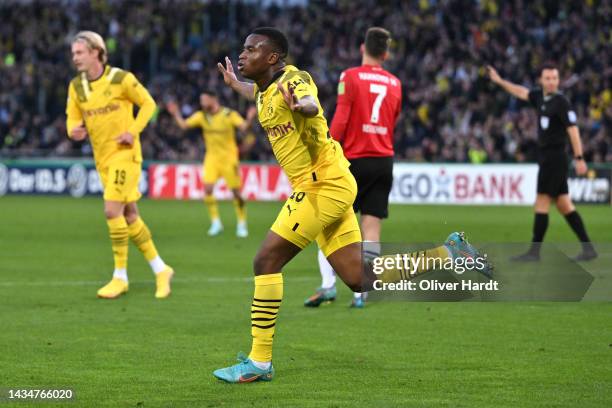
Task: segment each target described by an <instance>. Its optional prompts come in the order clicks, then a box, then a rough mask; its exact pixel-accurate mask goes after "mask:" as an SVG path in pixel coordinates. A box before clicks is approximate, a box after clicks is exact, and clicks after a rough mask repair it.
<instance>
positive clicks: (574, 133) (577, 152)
mask: <svg viewBox="0 0 612 408" xmlns="http://www.w3.org/2000/svg"><path fill="white" fill-rule="evenodd" d="M567 134H568V135H569V139H570V143H571V144H572V151H573V152H574V163H575V166H576V174H577V175H579V176H584V175H585V174H586V172H587V165H586V162H585V161H584V157H582V141H581V140H580V131H579V130H578V126H570V127H568V128H567Z"/></svg>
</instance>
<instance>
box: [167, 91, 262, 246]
mask: <svg viewBox="0 0 612 408" xmlns="http://www.w3.org/2000/svg"><path fill="white" fill-rule="evenodd" d="M200 107H201V108H202V109H201V110H199V111H197V112H195V113H194V114H193V115H191V116H189V117H188V118H187V119H183V116H182V115H181V112H180V109H179V107H178V105H177V104H176V102H171V103H168V105H167V106H166V109H168V112H170V114H171V115H172V117H173V118H174V120H175V122H176V124H177V125H178V126H179V127H180V128H181V129H183V130H185V129H189V128H196V127H199V128H201V129H202V137H203V138H204V142H205V143H206V155H205V156H204V164H203V166H202V171H203V177H202V180H203V181H204V202H205V203H206V206H207V207H208V214H209V215H210V228H209V230H208V235H210V236H215V235H218V234H220V233H221V232H222V231H223V224H222V223H221V218H220V217H219V207H218V206H217V200H216V199H215V196H214V195H213V189H214V187H215V184H216V183H217V181H219V179H220V178H221V177H223V178H224V179H225V182H226V183H227V186H228V187H229V188H230V190H232V194H233V195H234V208H235V210H236V219H237V221H238V222H237V224H236V235H237V236H238V237H241V238H245V237H247V236H248V235H249V230H248V229H247V221H246V208H245V202H244V199H243V198H242V196H241V195H240V187H241V184H242V182H241V180H240V170H239V165H240V162H239V155H238V145H237V144H236V129H238V130H240V131H241V132H246V131H247V130H249V128H250V127H251V125H252V124H253V119H255V116H256V115H257V109H255V107H252V108H250V109H249V110H248V112H247V119H246V120H244V118H243V117H242V116H240V114H239V113H238V112H236V111H235V110H232V109H230V108H227V107H225V106H222V105H221V104H220V103H219V98H218V97H217V94H215V93H214V92H212V91H203V92H201V94H200Z"/></svg>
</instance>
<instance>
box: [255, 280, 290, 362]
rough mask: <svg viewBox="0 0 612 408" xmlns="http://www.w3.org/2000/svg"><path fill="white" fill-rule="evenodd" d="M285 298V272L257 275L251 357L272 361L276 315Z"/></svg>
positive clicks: (257, 359)
mask: <svg viewBox="0 0 612 408" xmlns="http://www.w3.org/2000/svg"><path fill="white" fill-rule="evenodd" d="M282 300H283V274H282V273H273V274H269V275H259V276H255V294H254V296H253V304H252V305H251V334H252V335H253V346H252V348H251V353H250V354H249V358H250V359H251V360H254V361H258V362H267V361H272V340H273V337H274V326H275V324H276V316H277V315H278V310H279V308H280V304H281V301H282Z"/></svg>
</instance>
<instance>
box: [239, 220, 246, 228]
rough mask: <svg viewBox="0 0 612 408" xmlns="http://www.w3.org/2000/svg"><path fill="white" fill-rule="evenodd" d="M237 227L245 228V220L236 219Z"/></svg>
mask: <svg viewBox="0 0 612 408" xmlns="http://www.w3.org/2000/svg"><path fill="white" fill-rule="evenodd" d="M238 227H239V228H246V227H247V223H246V221H238Z"/></svg>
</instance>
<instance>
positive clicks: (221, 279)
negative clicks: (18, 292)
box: [0, 276, 320, 287]
mask: <svg viewBox="0 0 612 408" xmlns="http://www.w3.org/2000/svg"><path fill="white" fill-rule="evenodd" d="M319 279H320V278H318V277H315V276H312V277H309V276H298V277H295V278H285V280H287V281H289V282H310V281H315V280H319ZM106 282H107V281H38V282H27V281H21V282H19V281H16V282H2V281H0V287H14V286H94V285H95V286H97V285H103V284H104V283H106ZM231 282H234V283H236V282H238V283H251V282H253V277H249V278H227V277H221V276H211V277H208V278H203V279H172V283H179V284H183V283H231ZM152 283H155V279H153V278H152V279H151V280H137V281H130V284H131V285H134V284H136V285H147V284H152Z"/></svg>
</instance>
